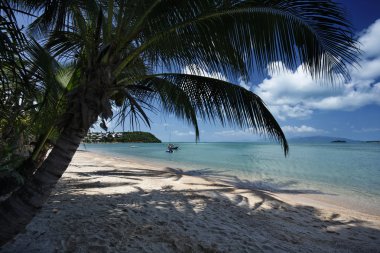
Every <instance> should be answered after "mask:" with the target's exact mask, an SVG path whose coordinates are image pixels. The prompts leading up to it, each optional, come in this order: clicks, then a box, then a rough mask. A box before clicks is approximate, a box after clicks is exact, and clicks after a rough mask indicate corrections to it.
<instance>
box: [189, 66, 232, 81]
mask: <svg viewBox="0 0 380 253" xmlns="http://www.w3.org/2000/svg"><path fill="white" fill-rule="evenodd" d="M182 73H184V74H191V75H201V76H205V77H210V78H214V79H219V80H222V81H227V77H226V76H224V75H223V74H222V73H220V72H213V73H210V72H207V71H206V70H204V69H201V68H199V67H198V66H197V65H196V64H191V65H188V66H186V67H185V68H184V69H182Z"/></svg>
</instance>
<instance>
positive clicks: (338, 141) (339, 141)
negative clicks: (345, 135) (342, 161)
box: [331, 140, 347, 143]
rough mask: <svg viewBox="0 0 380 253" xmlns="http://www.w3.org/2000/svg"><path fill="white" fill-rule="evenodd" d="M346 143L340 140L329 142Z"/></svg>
mask: <svg viewBox="0 0 380 253" xmlns="http://www.w3.org/2000/svg"><path fill="white" fill-rule="evenodd" d="M346 142H347V141H342V140H335V141H331V143H346Z"/></svg>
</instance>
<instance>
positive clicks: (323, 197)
mask: <svg viewBox="0 0 380 253" xmlns="http://www.w3.org/2000/svg"><path fill="white" fill-rule="evenodd" d="M78 151H80V152H90V153H94V154H97V155H101V156H109V157H113V158H115V159H120V160H124V161H131V162H134V163H139V164H143V165H146V166H151V167H155V168H163V167H167V166H168V165H169V166H176V167H178V168H181V169H183V170H185V171H193V170H195V171H198V170H202V168H203V167H202V166H199V165H198V166H197V165H192V164H186V163H180V162H177V161H170V162H169V161H163V160H160V159H155V158H149V160H145V159H144V158H142V157H138V156H133V155H119V154H111V153H101V152H98V151H89V150H85V149H79V150H78ZM211 170H213V169H211ZM213 171H214V170H213ZM214 172H216V173H219V172H220V171H219V170H215V171H214ZM219 175H220V176H223V175H224V176H226V177H237V178H239V180H251V179H252V177H251V178H248V177H245V176H244V175H237V176H235V175H233V176H231V175H230V174H229V173H228V171H224V172H220V174H219ZM253 178H254V176H253ZM218 179H220V178H218V177H214V178H212V179H211V180H218ZM243 183H244V182H243ZM312 184H315V182H312ZM239 186H241V185H239ZM243 186H247V187H249V188H254V189H256V190H262V191H267V192H270V193H271V194H272V195H275V196H277V197H278V198H279V199H283V200H284V201H286V202H289V203H293V204H303V203H304V204H305V203H307V204H308V205H311V206H314V207H316V208H322V209H329V210H335V209H337V210H341V211H343V212H345V211H348V213H358V214H359V215H366V216H368V217H369V218H370V219H379V220H380V203H376V204H374V203H368V201H367V200H362V201H361V203H360V204H358V203H357V199H355V198H352V196H348V195H347V194H348V190H347V189H345V190H342V189H340V188H336V187H335V188H336V189H331V188H329V190H332V191H329V192H322V191H321V192H319V191H320V190H319V189H307V190H306V191H305V192H303V190H300V189H301V188H294V189H283V190H284V192H285V193H282V192H281V190H280V191H277V189H275V188H274V189H268V187H259V186H257V185H255V184H253V183H251V182H249V183H247V185H243ZM318 186H319V188H322V185H321V184H319V185H318ZM269 188H270V187H269ZM286 191H290V192H293V191H294V192H295V193H297V194H287V193H286ZM309 191H310V192H313V191H315V192H316V193H314V194H313V193H309ZM337 192H339V193H337ZM368 205H369V206H368Z"/></svg>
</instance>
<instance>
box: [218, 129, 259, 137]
mask: <svg viewBox="0 0 380 253" xmlns="http://www.w3.org/2000/svg"><path fill="white" fill-rule="evenodd" d="M252 133H253V128H248V129H245V130H224V131H217V132H215V133H214V134H215V135H218V136H225V137H231V136H234V137H243V136H252Z"/></svg>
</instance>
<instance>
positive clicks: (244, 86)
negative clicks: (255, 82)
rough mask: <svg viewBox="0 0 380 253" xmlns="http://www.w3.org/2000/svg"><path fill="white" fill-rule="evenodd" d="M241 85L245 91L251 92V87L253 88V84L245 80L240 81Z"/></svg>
mask: <svg viewBox="0 0 380 253" xmlns="http://www.w3.org/2000/svg"><path fill="white" fill-rule="evenodd" d="M239 85H240V86H241V87H243V88H244V89H246V90H250V89H251V87H252V84H251V83H247V82H245V81H244V80H243V79H239Z"/></svg>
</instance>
